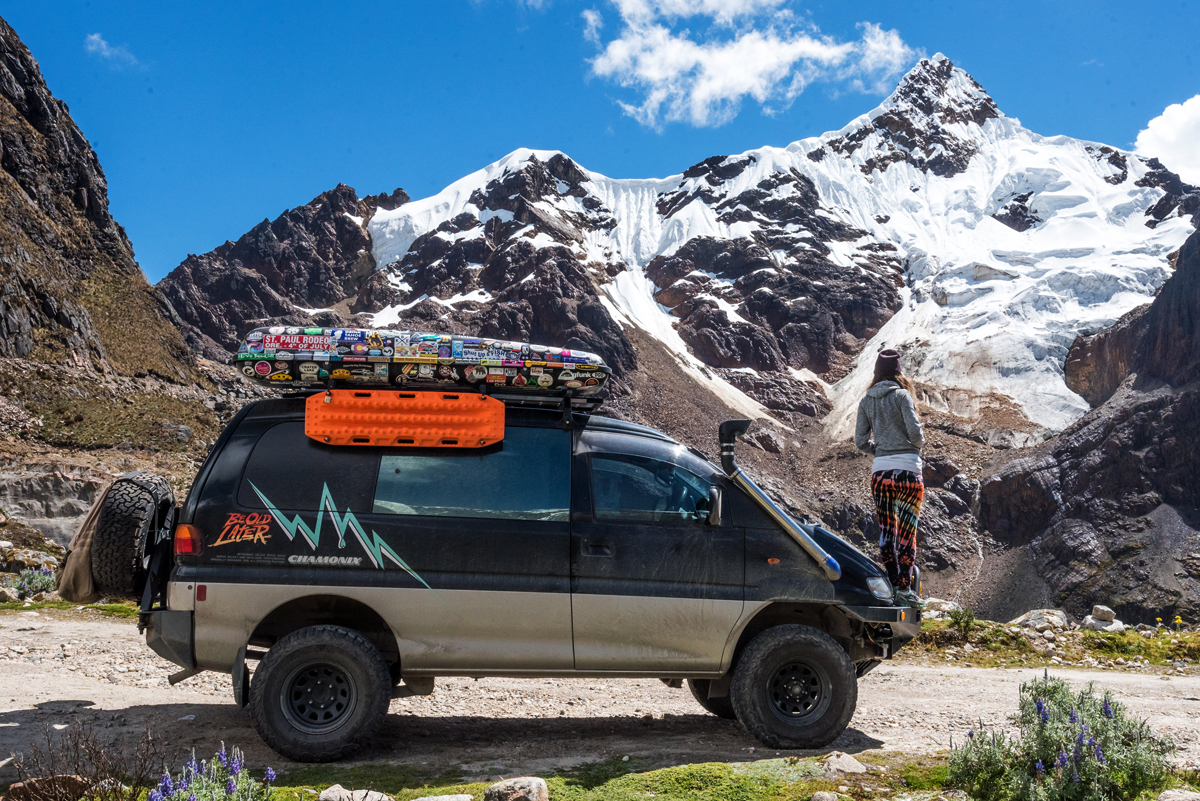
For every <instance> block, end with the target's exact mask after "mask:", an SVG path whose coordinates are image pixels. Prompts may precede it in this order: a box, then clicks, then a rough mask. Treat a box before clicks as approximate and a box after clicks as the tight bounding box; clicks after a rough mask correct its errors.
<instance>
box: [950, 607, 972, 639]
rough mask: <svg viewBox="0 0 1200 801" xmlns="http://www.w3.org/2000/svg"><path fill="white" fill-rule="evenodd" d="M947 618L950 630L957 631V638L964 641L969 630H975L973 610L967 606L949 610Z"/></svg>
mask: <svg viewBox="0 0 1200 801" xmlns="http://www.w3.org/2000/svg"><path fill="white" fill-rule="evenodd" d="M948 617H949V618H950V628H952V629H954V630H955V631H957V632H958V636H960V637H962V638H963V639H964V640H965V639H967V637H968V636H969V635H970V634H971V629H973V628H975V610H974V609H972V608H971V607H969V606H964V607H962V608H960V609H951V610H950V613H949V615H948Z"/></svg>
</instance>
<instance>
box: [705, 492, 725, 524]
mask: <svg viewBox="0 0 1200 801" xmlns="http://www.w3.org/2000/svg"><path fill="white" fill-rule="evenodd" d="M723 495H724V491H723V490H722V489H721V488H720V487H719V486H717V485H716V484H713V485H712V486H710V487H709V488H708V524H709V525H710V526H719V525H721V498H722V496H723Z"/></svg>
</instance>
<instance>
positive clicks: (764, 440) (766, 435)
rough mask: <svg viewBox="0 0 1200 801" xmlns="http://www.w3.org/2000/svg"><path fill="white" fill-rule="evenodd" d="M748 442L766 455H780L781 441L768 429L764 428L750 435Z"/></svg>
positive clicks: (781, 449)
mask: <svg viewBox="0 0 1200 801" xmlns="http://www.w3.org/2000/svg"><path fill="white" fill-rule="evenodd" d="M750 440H751V441H752V442H754V443H755V444H756V445H758V446H759V447H760V448H762V449H763V450H764V451H766V452H767V453H782V452H783V440H782V439H780V438H779V435H778V434H777V433H775V432H774V431H772V430H771V429H769V428H764V429H761V430H759V431H755V432H753V433H752V434H750Z"/></svg>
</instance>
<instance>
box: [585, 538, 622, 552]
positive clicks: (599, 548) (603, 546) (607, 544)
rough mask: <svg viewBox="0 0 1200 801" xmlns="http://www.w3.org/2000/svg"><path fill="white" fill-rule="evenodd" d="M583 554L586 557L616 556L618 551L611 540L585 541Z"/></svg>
mask: <svg viewBox="0 0 1200 801" xmlns="http://www.w3.org/2000/svg"><path fill="white" fill-rule="evenodd" d="M583 553H584V555H585V556H616V553H617V549H616V547H614V546H613V544H612V541H611V540H584V541H583Z"/></svg>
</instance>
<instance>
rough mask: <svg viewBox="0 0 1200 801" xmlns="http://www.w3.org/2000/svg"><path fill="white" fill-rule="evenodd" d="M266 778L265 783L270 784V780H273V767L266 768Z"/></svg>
mask: <svg viewBox="0 0 1200 801" xmlns="http://www.w3.org/2000/svg"><path fill="white" fill-rule="evenodd" d="M266 779H267V784H270V783H271V782H273V781H275V769H274V768H267V773H266Z"/></svg>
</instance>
